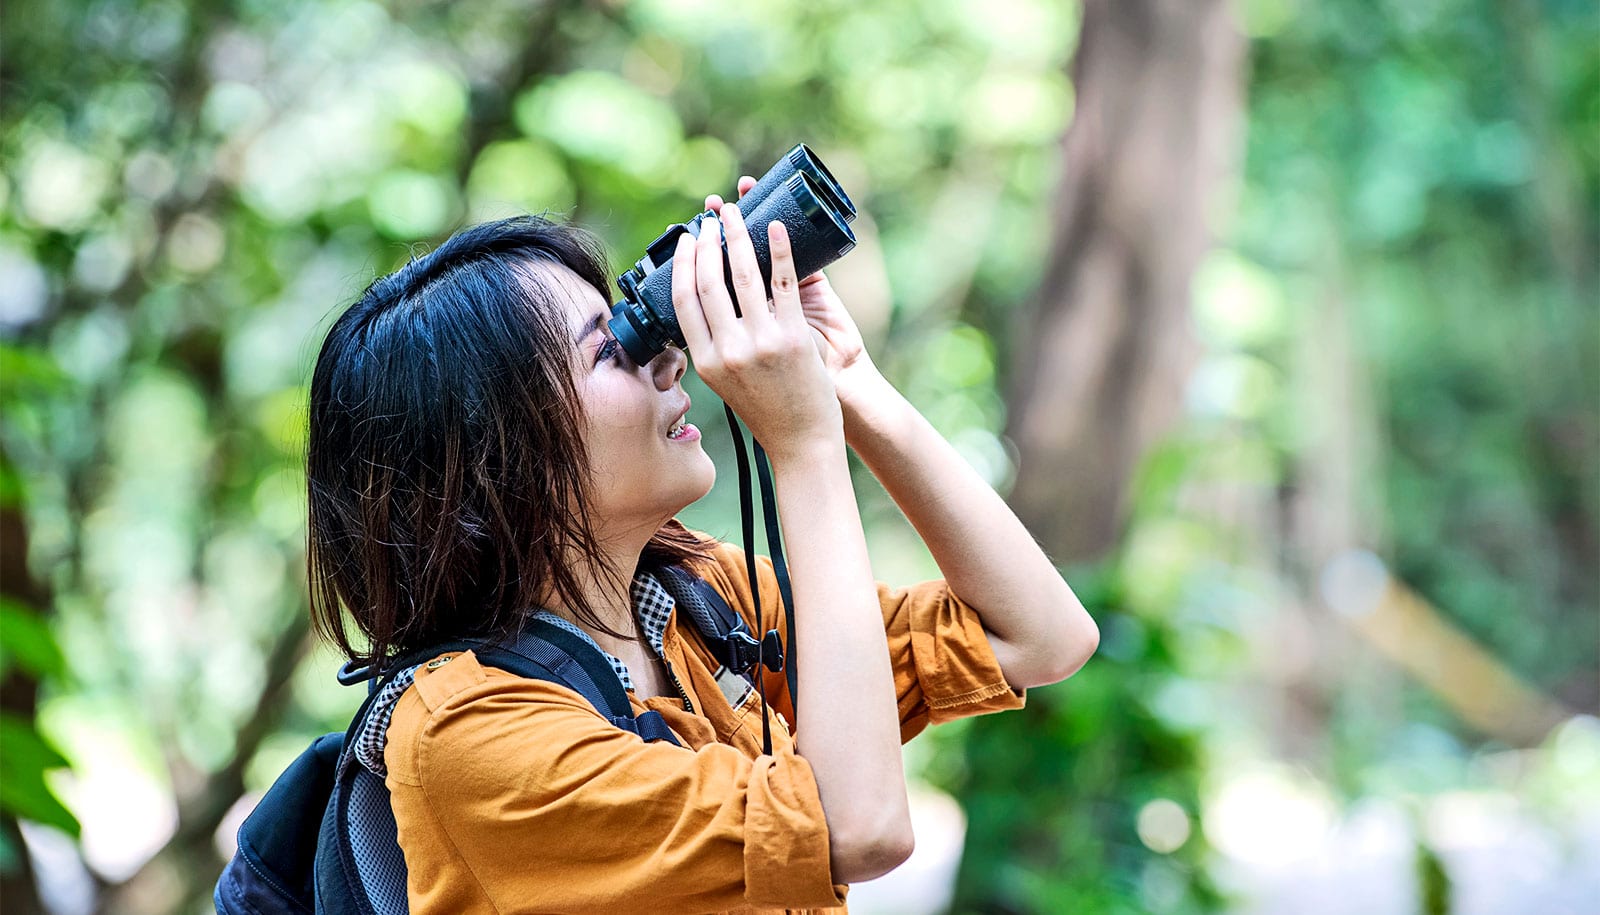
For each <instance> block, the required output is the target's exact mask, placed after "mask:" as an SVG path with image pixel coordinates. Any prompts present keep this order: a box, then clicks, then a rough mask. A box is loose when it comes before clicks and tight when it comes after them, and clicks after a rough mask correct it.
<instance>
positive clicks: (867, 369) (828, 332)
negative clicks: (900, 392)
mask: <svg viewBox="0 0 1600 915" xmlns="http://www.w3.org/2000/svg"><path fill="white" fill-rule="evenodd" d="M755 184H756V179H754V178H752V177H750V176H749V175H745V176H744V177H742V178H740V179H739V196H741V197H743V196H744V195H745V193H746V192H748V191H749V190H750V189H751V188H752V187H755ZM706 208H707V209H710V210H713V211H717V212H720V211H721V208H722V198H721V197H719V196H717V195H716V194H712V195H711V196H709V197H707V198H706ZM800 310H801V311H802V312H803V313H804V314H805V318H806V323H807V324H810V325H811V336H812V337H813V339H815V341H816V344H817V352H818V353H820V354H821V355H822V362H823V364H824V365H826V366H827V367H828V374H829V376H831V377H832V378H833V384H834V389H835V390H837V391H838V392H839V400H840V401H841V402H848V401H849V400H850V398H851V396H852V394H853V393H855V392H856V391H857V390H860V389H864V388H866V387H867V386H868V384H869V382H871V381H874V380H876V378H877V376H878V367H877V366H876V365H874V364H873V362H872V357H871V356H869V355H867V346H866V343H865V341H863V340H862V338H861V329H860V328H859V327H857V326H856V321H855V319H854V318H852V317H850V312H849V310H848V309H846V308H845V306H844V302H843V301H841V300H840V298H839V294H838V293H837V292H835V291H834V290H833V286H832V285H831V284H829V282H828V278H827V276H825V275H824V274H823V273H822V272H821V271H818V272H816V273H813V274H811V275H810V276H808V277H805V278H803V279H802V280H800Z"/></svg>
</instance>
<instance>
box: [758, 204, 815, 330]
mask: <svg viewBox="0 0 1600 915" xmlns="http://www.w3.org/2000/svg"><path fill="white" fill-rule="evenodd" d="M767 253H768V255H769V256H770V257H771V260H772V309H773V312H774V313H775V314H776V315H777V317H778V323H780V324H789V325H791V326H794V325H799V324H804V323H805V320H806V318H805V313H804V312H803V311H801V309H800V282H799V281H798V280H797V279H795V275H794V251H793V250H792V249H791V248H790V247H789V228H788V227H787V226H785V225H784V224H783V220H781V219H774V220H773V221H771V222H769V223H767Z"/></svg>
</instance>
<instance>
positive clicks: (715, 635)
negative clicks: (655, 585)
mask: <svg viewBox="0 0 1600 915" xmlns="http://www.w3.org/2000/svg"><path fill="white" fill-rule="evenodd" d="M656 578H657V580H659V581H660V582H661V586H662V587H664V588H666V589H667V593H668V594H671V595H672V599H673V602H674V604H675V605H676V607H681V608H682V609H683V610H684V611H685V615H687V616H688V618H689V621H690V623H691V624H692V625H693V626H694V628H695V631H697V632H699V633H700V638H701V640H702V641H704V642H705V644H706V648H708V649H709V650H710V651H711V656H712V657H714V658H716V659H717V662H718V663H719V664H721V665H722V666H723V667H726V668H728V669H729V670H731V671H734V672H735V673H738V674H741V675H743V676H744V677H745V678H746V679H749V678H750V677H751V675H752V674H751V671H752V670H753V669H754V668H755V666H756V664H757V662H758V661H759V660H760V657H761V651H762V648H763V645H762V643H763V642H764V643H765V651H766V656H767V658H768V659H769V661H768V663H767V665H766V666H767V669H768V670H772V671H780V670H782V669H783V643H782V642H780V641H779V640H778V633H777V630H773V631H771V632H768V633H767V634H766V635H765V636H764V637H763V639H762V640H761V641H760V642H758V641H757V640H756V638H755V637H754V636H753V635H751V634H750V626H749V624H748V623H746V622H745V620H744V617H742V616H740V615H739V613H738V611H736V610H734V609H733V607H732V606H730V605H729V604H728V602H727V600H726V599H724V598H723V596H722V594H721V593H720V592H718V591H717V589H716V588H714V587H712V586H711V582H709V581H706V580H705V579H704V578H701V577H700V576H698V575H696V574H694V573H693V572H690V571H689V570H688V569H685V568H683V567H682V566H663V567H661V568H660V569H657V570H656ZM680 619H681V617H680Z"/></svg>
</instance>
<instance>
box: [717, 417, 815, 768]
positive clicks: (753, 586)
mask: <svg viewBox="0 0 1600 915" xmlns="http://www.w3.org/2000/svg"><path fill="white" fill-rule="evenodd" d="M722 409H723V412H725V413H726V414H727V417H728V431H729V432H730V433H732V435H733V454H734V457H735V459H737V460H738V462H739V524H740V532H741V533H742V534H743V536H744V565H745V573H746V574H747V575H748V576H749V578H750V596H751V599H752V600H754V601H755V605H756V636H757V638H759V639H760V640H761V644H762V647H763V652H764V650H765V647H766V645H767V644H768V643H769V640H768V639H767V638H766V637H765V636H766V632H767V627H766V622H765V621H764V620H763V619H762V613H761V580H760V578H759V576H758V575H757V569H756V553H755V536H756V529H755V510H754V502H755V493H754V492H753V490H752V487H751V484H750V457H749V455H748V454H746V453H745V448H744V432H743V431H742V430H741V427H740V425H739V417H738V416H736V415H735V414H734V412H733V408H732V407H730V406H728V405H727V404H723V405H722ZM750 442H751V444H753V445H755V452H756V472H757V474H758V475H759V476H760V480H761V514H762V517H763V520H764V521H765V522H766V528H767V551H768V552H769V553H771V554H772V570H773V572H774V573H775V574H776V575H777V578H778V596H779V597H780V598H781V599H782V601H783V614H784V619H785V620H787V622H788V626H787V628H788V637H789V644H788V650H787V651H786V652H785V655H786V657H785V658H784V664H783V670H784V676H785V677H787V678H788V680H789V703H790V705H791V707H793V708H795V709H798V708H799V707H800V698H799V691H798V690H797V688H796V687H797V678H796V676H795V661H796V659H797V657H798V656H797V654H796V651H795V638H794V592H793V589H792V588H791V587H790V585H789V566H788V563H786V562H785V561H784V558H783V537H782V533H781V532H780V531H779V530H778V499H777V496H776V494H775V492H774V490H773V485H772V468H771V466H770V465H769V464H768V463H767V453H766V451H764V450H762V448H761V443H760V442H758V441H756V440H755V436H753V435H752V436H751V437H750ZM766 661H767V658H766V657H765V656H764V653H763V656H762V657H761V662H760V664H759V665H758V666H757V667H756V670H757V676H758V677H759V680H758V682H757V686H758V687H759V691H760V693H761V752H762V753H764V754H766V755H768V756H771V755H772V725H771V723H770V722H769V721H768V720H767V686H766V683H767V680H766V675H765V671H766V669H767V667H766Z"/></svg>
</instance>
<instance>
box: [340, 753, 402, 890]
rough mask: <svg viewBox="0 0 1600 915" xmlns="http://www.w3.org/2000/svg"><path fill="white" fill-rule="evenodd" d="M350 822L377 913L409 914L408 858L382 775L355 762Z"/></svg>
mask: <svg viewBox="0 0 1600 915" xmlns="http://www.w3.org/2000/svg"><path fill="white" fill-rule="evenodd" d="M354 769H355V780H354V782H352V783H351V785H350V807H349V809H348V811H347V816H348V819H347V821H346V822H347V823H348V824H349V830H350V833H349V835H350V853H351V855H352V856H353V857H354V859H355V866H356V874H357V875H358V876H359V878H360V884H359V885H360V886H361V888H362V889H363V890H365V892H366V894H367V902H368V903H369V904H370V905H371V906H372V911H373V912H375V913H377V915H406V913H407V912H408V911H409V904H408V903H407V902H406V859H405V855H404V854H403V853H402V852H401V851H400V843H399V842H397V841H396V840H395V839H396V829H395V822H394V811H393V809H392V808H391V807H390V806H389V789H388V788H386V787H384V784H383V779H381V778H379V777H378V776H376V775H373V774H372V773H371V772H368V771H367V770H366V769H365V768H362V767H360V766H355V767H354Z"/></svg>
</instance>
